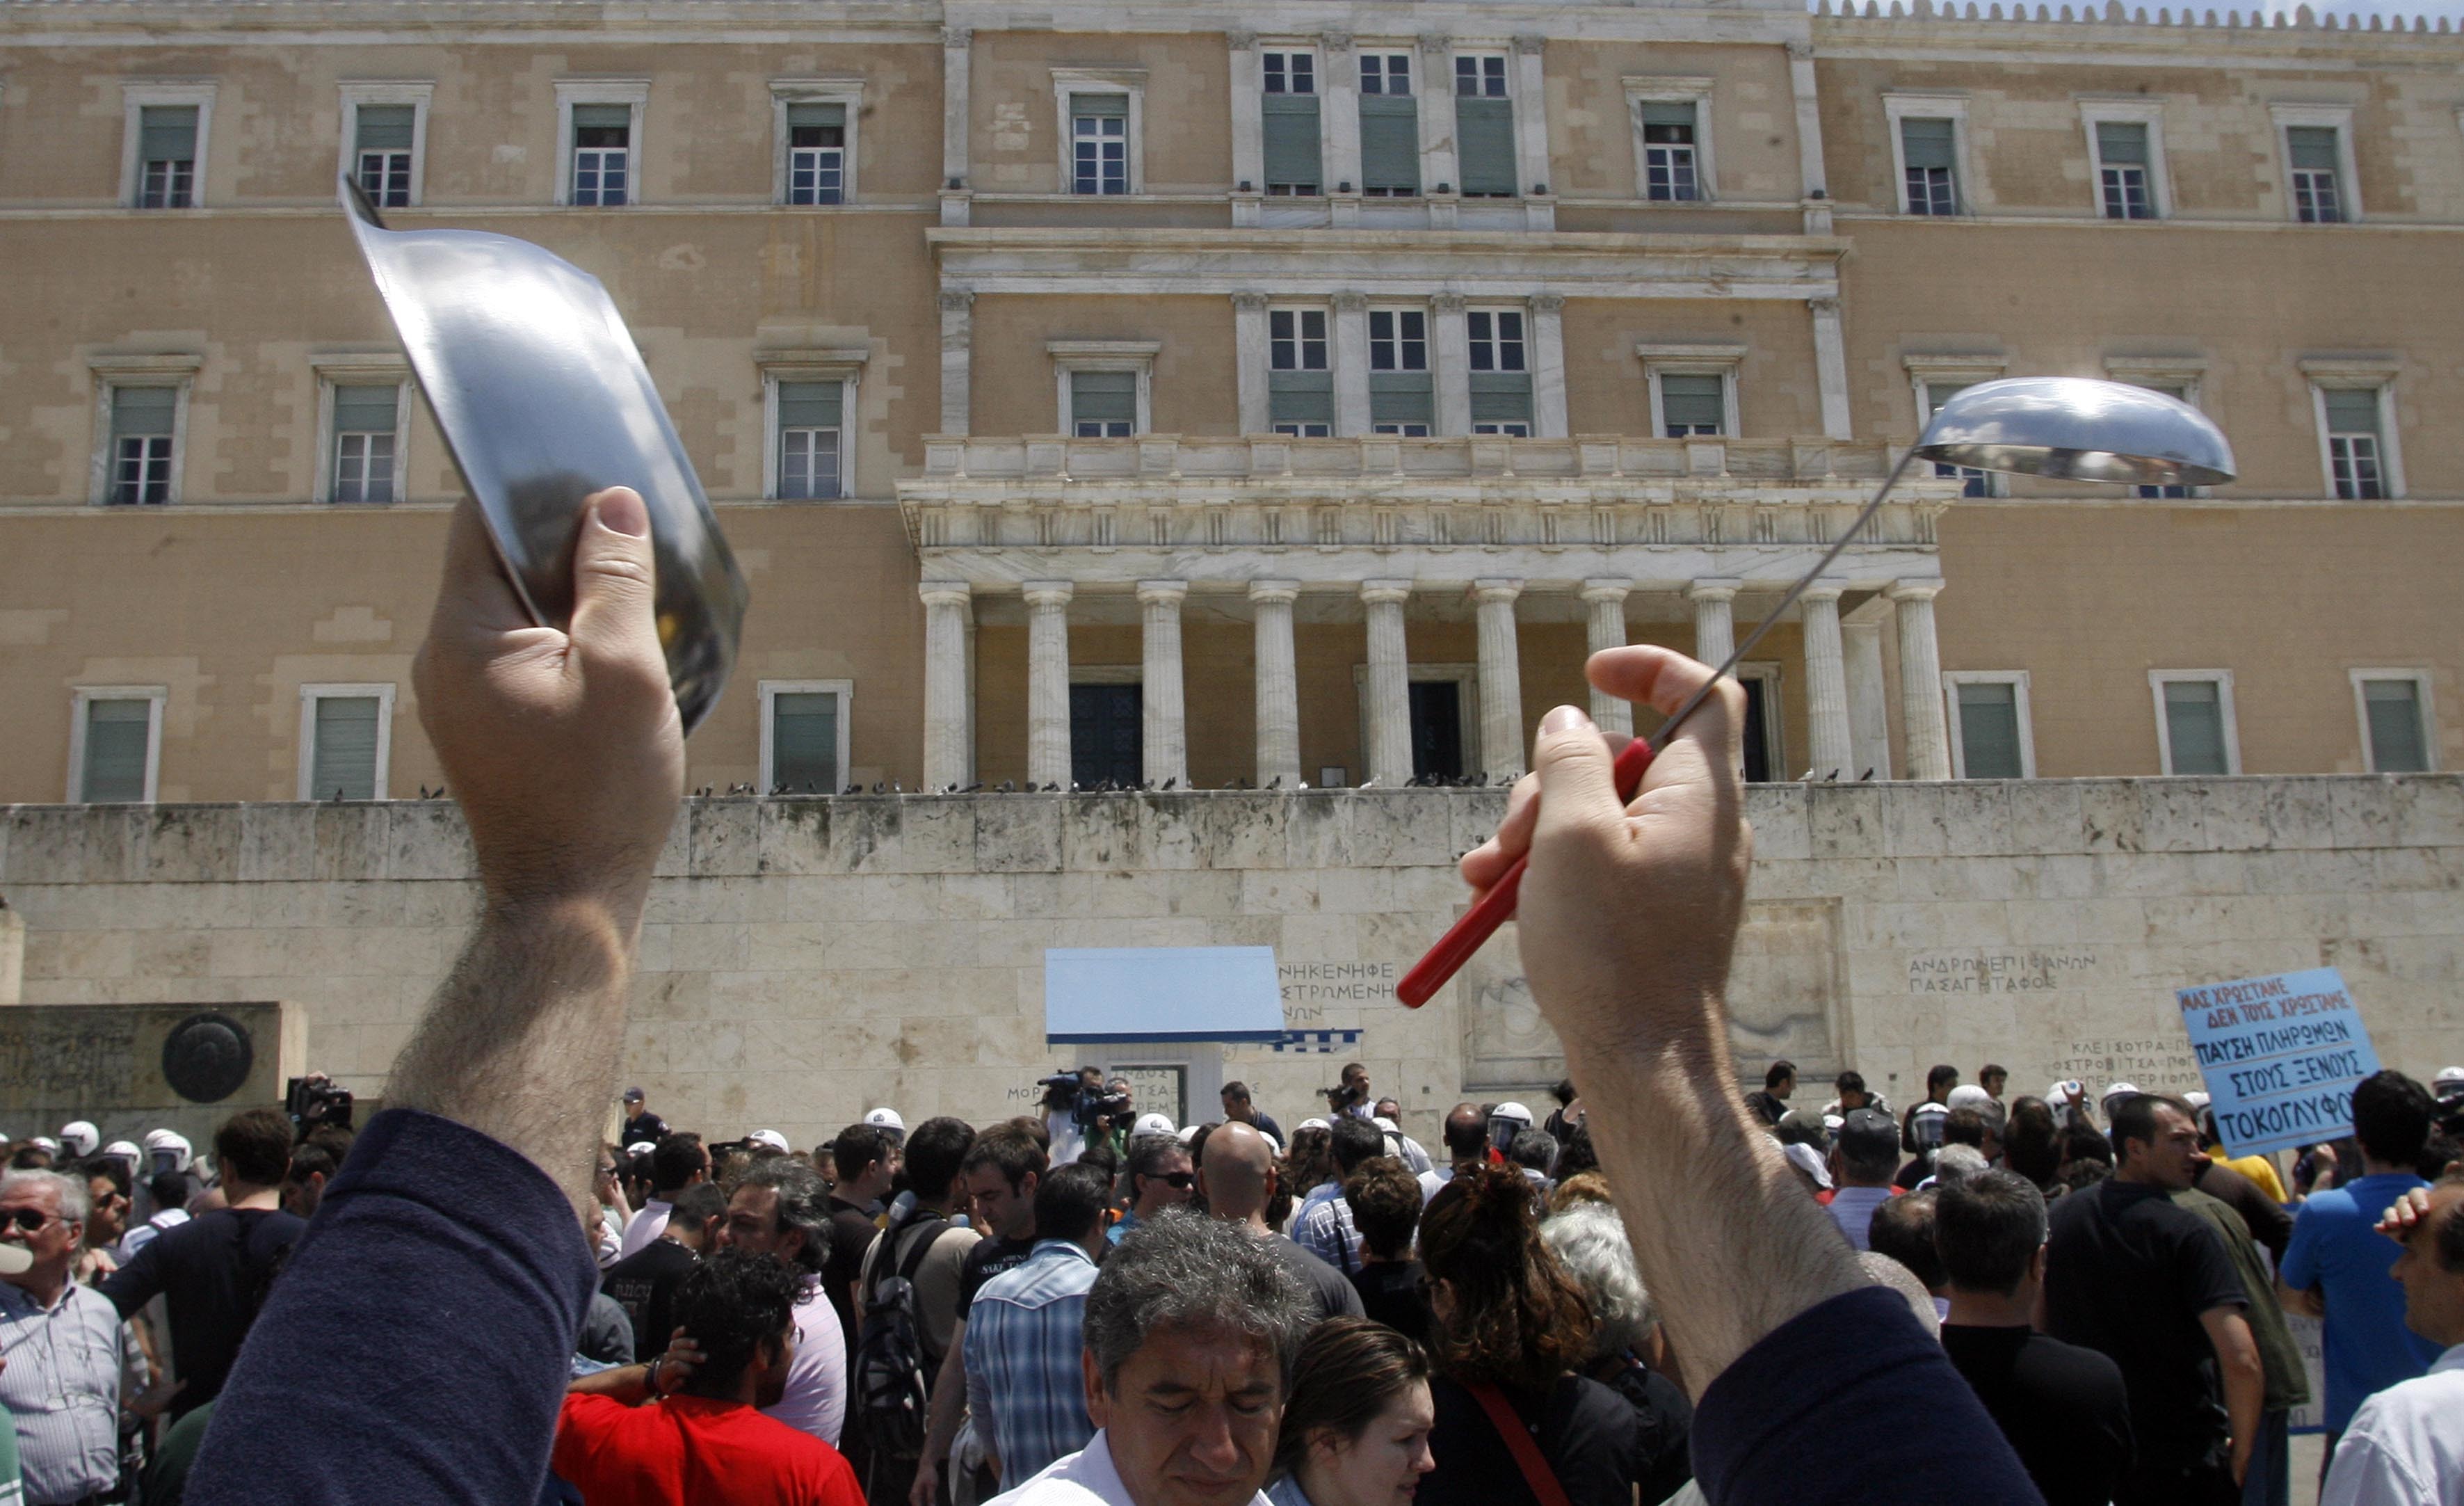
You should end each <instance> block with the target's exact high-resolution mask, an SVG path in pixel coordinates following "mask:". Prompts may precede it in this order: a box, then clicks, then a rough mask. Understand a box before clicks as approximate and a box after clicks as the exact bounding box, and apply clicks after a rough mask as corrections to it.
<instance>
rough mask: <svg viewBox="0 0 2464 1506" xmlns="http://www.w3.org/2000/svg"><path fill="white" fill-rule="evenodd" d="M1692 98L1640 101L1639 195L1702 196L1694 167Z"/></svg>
mask: <svg viewBox="0 0 2464 1506" xmlns="http://www.w3.org/2000/svg"><path fill="white" fill-rule="evenodd" d="M1694 123H1695V122H1694V101H1692V100H1644V101H1642V175H1643V196H1644V197H1646V198H1649V199H1655V200H1668V201H1677V200H1683V199H1699V198H1701V197H1702V196H1703V189H1702V185H1701V182H1700V181H1699V178H1698V175H1697V172H1696V169H1695V159H1694V150H1695V140H1694Z"/></svg>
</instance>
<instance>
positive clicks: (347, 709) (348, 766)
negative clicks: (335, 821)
mask: <svg viewBox="0 0 2464 1506" xmlns="http://www.w3.org/2000/svg"><path fill="white" fill-rule="evenodd" d="M377 723H378V717H377V698H375V697H374V696H320V697H319V698H318V699H317V720H316V737H317V746H316V752H315V762H314V763H313V764H311V771H310V774H309V782H308V798H310V799H311V800H331V799H333V798H334V796H335V794H336V793H337V792H338V791H339V792H340V793H341V797H342V798H343V799H344V800H374V799H375V798H377Z"/></svg>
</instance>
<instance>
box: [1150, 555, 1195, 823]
mask: <svg viewBox="0 0 2464 1506" xmlns="http://www.w3.org/2000/svg"><path fill="white" fill-rule="evenodd" d="M1188 594H1189V583H1188V582H1187V581H1140V582H1138V608H1139V609H1140V611H1141V613H1142V614H1143V616H1144V618H1145V621H1146V634H1145V641H1146V670H1145V687H1144V694H1143V695H1142V697H1141V698H1140V700H1141V707H1140V709H1141V710H1142V711H1143V712H1144V716H1143V718H1142V719H1141V725H1140V730H1141V732H1142V734H1143V736H1142V738H1141V741H1140V748H1141V762H1142V764H1143V765H1144V776H1145V779H1146V781H1147V783H1149V784H1152V785H1154V786H1155V787H1156V788H1158V789H1160V788H1162V787H1163V783H1164V781H1165V780H1171V781H1172V782H1173V785H1174V787H1175V788H1182V787H1186V786H1188V784H1189V719H1188V714H1187V712H1186V711H1185V710H1184V709H1183V702H1182V700H1181V694H1180V603H1181V599H1182V598H1183V597H1185V596H1187V595H1188Z"/></svg>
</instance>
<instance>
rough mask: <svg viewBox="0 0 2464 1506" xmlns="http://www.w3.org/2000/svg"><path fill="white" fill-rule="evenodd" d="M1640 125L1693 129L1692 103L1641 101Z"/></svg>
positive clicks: (1688, 101) (1690, 101)
mask: <svg viewBox="0 0 2464 1506" xmlns="http://www.w3.org/2000/svg"><path fill="white" fill-rule="evenodd" d="M1642 123H1643V124H1645V125H1683V126H1684V127H1685V128H1686V129H1688V130H1691V129H1693V127H1694V101H1693V100H1643V101H1642Z"/></svg>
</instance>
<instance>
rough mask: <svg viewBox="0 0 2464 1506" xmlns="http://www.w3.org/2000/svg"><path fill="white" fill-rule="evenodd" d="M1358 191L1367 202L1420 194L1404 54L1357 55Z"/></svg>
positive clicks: (1408, 63) (1413, 104) (1414, 110)
mask: <svg viewBox="0 0 2464 1506" xmlns="http://www.w3.org/2000/svg"><path fill="white" fill-rule="evenodd" d="M1360 191H1361V192H1362V193H1363V194H1365V195H1367V196H1368V197H1370V198H1373V199H1395V198H1408V197H1410V196H1412V195H1413V194H1416V193H1419V191H1420V106H1419V101H1418V100H1415V99H1413V97H1412V55H1411V54H1409V53H1373V52H1364V53H1362V54H1360Z"/></svg>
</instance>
